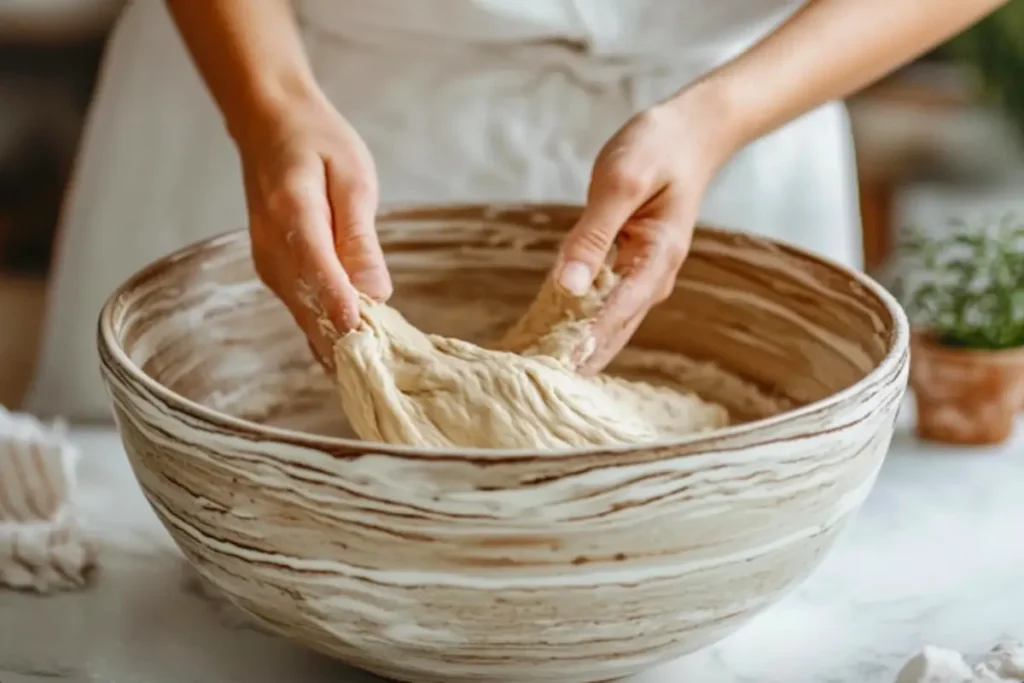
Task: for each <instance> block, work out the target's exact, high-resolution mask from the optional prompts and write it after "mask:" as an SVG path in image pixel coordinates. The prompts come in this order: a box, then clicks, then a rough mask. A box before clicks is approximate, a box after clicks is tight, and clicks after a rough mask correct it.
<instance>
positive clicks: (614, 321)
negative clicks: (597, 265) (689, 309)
mask: <svg viewBox="0 0 1024 683" xmlns="http://www.w3.org/2000/svg"><path fill="white" fill-rule="evenodd" d="M657 234H659V235H664V234H665V233H664V232H659V233H657ZM669 242H670V237H669V236H665V237H661V238H659V239H654V240H652V241H645V242H644V243H643V244H641V245H637V246H636V247H634V248H629V247H628V246H626V247H625V248H623V250H622V253H621V254H620V255H619V259H618V260H620V261H624V262H623V263H621V264H619V266H620V268H621V270H620V272H621V273H622V274H623V277H622V279H621V280H620V281H619V283H618V284H617V285H616V286H615V288H614V289H613V290H612V291H611V293H610V294H609V295H608V299H607V300H606V302H605V305H604V307H603V308H602V310H601V313H600V314H599V315H598V318H597V320H596V321H595V323H594V328H593V334H594V339H595V341H596V348H595V350H594V353H593V354H591V356H590V357H589V358H588V359H587V360H586V361H585V362H584V364H583V365H582V367H581V368H580V370H581V372H583V373H584V374H592V373H596V372H600V371H601V370H603V369H604V367H605V366H606V365H607V364H608V363H609V362H611V360H612V359H613V358H614V357H615V356H616V355H617V354H618V353H619V351H621V350H622V349H623V347H625V346H626V344H627V343H628V342H629V340H630V339H631V338H632V336H633V333H634V332H636V328H637V327H638V326H639V325H640V323H641V322H642V321H643V319H644V317H645V316H646V315H647V312H648V311H649V310H650V308H651V306H653V305H654V304H655V303H657V302H658V301H659V300H661V299H662V298H663V297H662V295H663V294H664V292H666V291H667V290H668V287H667V283H670V282H672V281H673V280H674V278H675V273H676V271H677V270H678V265H679V263H680V262H681V260H680V259H679V257H678V251H679V248H678V247H677V246H676V245H673V244H670V243H669Z"/></svg>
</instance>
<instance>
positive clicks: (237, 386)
mask: <svg viewBox="0 0 1024 683" xmlns="http://www.w3.org/2000/svg"><path fill="white" fill-rule="evenodd" d="M577 215H578V209H576V208H573V207H552V206H541V207H525V208H500V209H498V208H488V207H463V208H438V209H418V210H409V211H395V212H391V213H389V214H386V215H384V216H382V217H381V219H380V222H379V225H378V230H379V233H380V236H381V240H382V243H383V245H384V249H385V252H386V254H387V259H388V263H389V265H390V268H391V271H392V276H393V279H394V283H395V295H394V297H393V299H392V305H394V306H395V307H396V308H398V309H399V310H401V311H402V312H403V313H404V314H405V315H406V316H407V317H408V318H409V319H410V320H411V321H412V322H413V323H414V324H415V325H417V326H419V327H421V328H422V329H424V330H427V331H430V332H436V333H440V334H445V335H451V336H456V337H460V338H463V339H468V340H471V341H475V342H479V343H486V342H488V341H491V340H494V339H497V338H498V337H499V336H500V335H501V333H502V332H503V331H504V330H505V329H506V328H507V327H508V326H509V325H510V324H511V323H512V322H513V321H514V320H515V318H516V317H517V316H518V315H519V313H521V312H522V311H523V310H524V309H525V307H526V306H527V304H528V303H529V302H530V300H531V299H532V297H533V296H534V295H535V294H536V292H537V290H538V288H539V286H540V284H541V281H542V279H543V278H544V275H545V273H546V271H547V269H548V268H549V267H550V265H551V263H552V261H553V258H554V254H555V250H556V249H557V247H558V244H559V240H560V238H561V237H562V235H564V234H565V232H566V231H567V230H568V228H569V227H570V226H571V225H572V223H573V221H574V219H575V217H576V216H577ZM107 319H108V321H109V325H110V329H111V330H112V332H113V337H114V339H115V344H118V345H120V347H121V348H122V349H123V350H124V352H125V353H126V354H127V356H128V358H129V359H130V361H131V362H132V363H133V364H135V365H136V366H137V367H139V368H141V369H142V370H143V372H145V373H146V374H147V375H149V377H151V378H152V379H153V380H155V381H156V382H158V383H159V384H161V385H163V386H164V387H166V388H168V389H170V390H172V391H173V392H175V393H177V394H179V395H181V396H183V397H185V398H187V399H190V400H191V401H194V402H196V403H199V404H202V405H204V406H207V407H209V408H212V409H214V410H217V411H220V412H222V413H226V414H229V415H232V416H235V417H239V418H243V419H246V420H249V421H252V422H257V423H263V424H268V425H273V426H276V427H285V428H291V429H298V430H302V431H309V432H315V433H320V434H326V435H333V436H352V435H351V433H350V432H349V430H348V427H347V425H346V423H345V421H344V417H343V415H342V411H341V408H340V404H339V402H338V401H337V399H336V398H335V394H334V391H333V388H332V386H331V382H330V380H329V379H328V378H327V377H326V376H325V374H324V373H323V372H322V371H321V370H320V368H319V366H317V365H316V364H315V363H314V361H313V359H312V357H311V355H310V353H309V350H308V348H307V346H306V343H305V340H304V338H303V337H302V335H301V334H300V333H299V331H298V329H297V328H296V327H295V325H294V324H293V323H292V321H291V318H290V317H289V314H288V312H287V311H286V309H285V308H284V307H283V306H282V305H281V304H279V303H278V302H277V300H276V299H275V298H274V297H273V296H272V295H271V294H270V293H269V292H268V291H267V290H266V289H265V288H264V287H263V286H262V285H261V284H260V283H259V281H258V280H257V279H256V275H255V272H254V270H253V267H252V264H251V259H250V252H249V243H248V239H247V236H246V235H245V234H244V233H243V232H238V233H231V234H229V235H225V236H221V237H218V238H214V239H213V240H209V241H207V242H203V243H200V244H198V245H195V246H193V247H189V248H186V249H185V250H182V251H181V252H178V253H176V254H174V255H172V256H169V257H167V258H166V259H163V260H162V261H160V262H158V263H156V264H154V265H153V266H151V267H149V268H147V269H146V270H144V271H142V272H141V273H139V274H138V275H137V276H136V277H134V278H133V279H132V280H130V281H129V282H128V283H127V284H126V285H125V286H124V287H123V288H122V289H121V290H120V291H119V292H118V294H116V295H115V297H114V299H113V300H112V302H111V304H110V306H109V309H108V318H107ZM894 328H895V324H894V319H893V313H892V311H891V309H890V308H889V306H888V305H887V304H886V302H885V300H883V298H882V297H881V296H879V294H878V292H877V290H876V288H874V287H873V286H870V285H868V284H867V283H866V281H865V280H864V279H863V277H862V276H859V275H857V274H854V273H851V272H849V271H846V270H844V269H842V268H840V267H838V266H834V265H832V264H829V263H825V262H823V261H821V260H819V259H817V258H815V257H813V256H810V255H807V254H804V253H803V252H801V251H799V250H796V249H793V248H790V247H785V246H780V245H778V244H776V243H773V242H771V241H769V240H765V239H761V238H756V237H752V236H749V235H744V234H737V233H729V232H723V231H718V230H712V229H707V228H699V229H698V231H697V235H696V237H695V239H694V242H693V248H692V251H691V254H690V256H689V258H688V259H687V261H686V264H685V266H684V267H683V270H682V272H681V274H680V278H679V280H678V283H677V285H676V288H675V291H674V293H673V294H672V296H671V297H670V298H669V300H668V301H666V302H665V303H664V304H662V305H660V306H659V307H657V308H656V309H655V310H653V311H652V313H651V314H650V315H649V316H648V317H647V319H646V320H645V322H644V324H643V325H642V326H641V327H640V329H639V331H638V332H637V334H636V336H635V338H634V340H633V342H632V345H631V350H630V351H629V352H628V353H626V354H624V355H623V357H622V359H621V360H620V361H619V362H617V364H616V366H615V367H614V368H613V369H614V370H615V371H617V372H620V373H622V374H627V375H634V376H638V377H644V378H647V379H650V380H652V381H666V382H667V381H676V382H678V383H680V384H683V385H684V386H687V387H688V388H691V389H693V390H695V391H697V392H698V393H700V394H701V395H703V396H704V397H705V398H708V399H711V400H716V401H719V402H721V403H723V404H724V405H726V407H728V408H729V409H730V411H731V412H732V414H733V417H734V420H735V421H741V422H742V421H749V420H755V419H758V418H762V417H766V416H768V415H771V414H773V413H775V412H778V411H780V410H785V409H787V408H789V407H795V406H800V405H804V404H807V403H809V402H813V401H816V400H820V399H823V398H826V397H828V396H830V395H832V394H835V393H836V392H838V391H841V390H843V389H846V388H848V387H850V386H851V385H853V384H855V383H856V382H858V381H859V380H861V379H862V378H864V377H865V376H866V375H867V374H868V373H870V372H871V371H872V370H873V369H874V368H876V367H877V366H878V365H879V363H880V362H881V361H882V359H883V358H884V357H885V356H886V354H887V352H888V351H889V350H890V347H891V346H892V344H893V343H894V334H895V333H894ZM638 350H644V352H642V353H641V352H639V351H638ZM659 352H660V353H659ZM669 365H671V366H673V368H674V370H673V373H672V375H671V379H670V377H669V375H668V374H666V373H665V372H664V368H665V367H666V366H669ZM680 368H682V371H680Z"/></svg>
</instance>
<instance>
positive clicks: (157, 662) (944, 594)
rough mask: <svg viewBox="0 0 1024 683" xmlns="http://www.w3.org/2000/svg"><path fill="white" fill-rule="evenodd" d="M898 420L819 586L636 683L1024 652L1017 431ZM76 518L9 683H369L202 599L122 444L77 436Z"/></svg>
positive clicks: (750, 678)
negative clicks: (963, 437)
mask: <svg viewBox="0 0 1024 683" xmlns="http://www.w3.org/2000/svg"><path fill="white" fill-rule="evenodd" d="M908 412H909V411H907V410H905V411H904V415H903V416H901V421H900V425H899V427H898V431H897V433H896V435H895V437H894V440H893V446H892V450H891V451H890V453H889V456H888V459H887V461H886V464H885V467H884V469H883V471H882V473H881V475H880V477H879V480H878V484H877V486H876V487H875V490H874V492H873V493H872V494H871V497H870V498H869V499H868V501H867V503H866V504H865V506H864V508H863V509H862V511H861V513H860V515H859V516H858V518H857V520H856V522H855V523H854V524H853V526H852V527H851V528H850V529H848V530H847V532H846V533H845V535H844V536H843V537H842V539H841V540H840V542H839V544H838V546H837V547H836V548H835V550H834V551H833V552H832V553H831V554H830V555H829V556H828V558H827V559H826V560H825V562H824V564H823V565H822V566H821V568H820V569H819V570H818V571H817V572H816V573H815V574H814V575H813V576H812V577H811V578H810V579H808V581H807V582H806V583H804V584H803V585H802V586H801V587H800V588H799V589H798V590H797V591H795V592H794V593H793V594H791V595H790V596H789V597H788V598H787V599H785V600H784V601H782V602H781V603H779V604H778V605H776V606H775V607H774V608H772V609H771V610H769V611H768V612H766V613H764V614H763V615H762V616H760V617H759V618H757V619H755V620H754V621H753V622H751V623H750V624H749V625H748V626H747V627H745V628H743V629H742V630H740V631H739V632H738V633H736V634H735V635H733V636H732V637H730V638H729V639H727V640H726V641H724V642H722V643H721V644H719V645H718V646H717V647H714V648H711V649H709V650H707V651H704V652H701V653H698V654H696V655H693V656H691V657H688V658H685V659H683V660H680V661H677V662H674V663H671V664H668V665H666V666H663V667H661V668H660V669H658V670H655V671H651V672H649V673H648V674H645V675H643V676H640V677H638V678H636V679H634V680H633V681H630V682H629V683H680V682H681V681H692V682H693V683H874V682H875V681H879V682H883V681H884V682H886V683H889V682H891V681H892V680H893V678H894V677H895V674H896V671H897V670H898V669H899V667H900V666H901V665H902V663H903V662H904V661H905V660H906V659H907V658H908V657H910V656H911V655H913V654H915V653H916V652H917V651H919V650H920V649H921V647H922V646H923V645H925V644H929V643H933V644H937V645H942V646H947V647H951V648H954V649H958V650H961V651H964V652H983V651H987V650H988V649H989V648H990V647H991V646H992V645H994V644H995V643H997V642H999V641H1001V640H1004V639H1007V638H1014V637H1015V638H1022V637H1024V429H1021V430H1019V431H1018V437H1017V438H1016V439H1015V440H1014V441H1013V442H1012V443H1010V444H1007V445H1005V446H1002V447H999V448H992V449H970V450H968V449H957V448H949V447H940V446H934V445H924V444H922V443H920V442H918V441H917V440H916V439H915V438H914V436H913V434H912V432H911V431H910V429H909V416H908V415H907V414H906V413H908ZM73 435H74V438H75V440H76V442H77V443H78V445H79V447H80V448H81V449H82V452H83V458H82V464H81V467H80V472H81V476H82V480H83V482H82V491H81V505H82V507H83V510H84V513H85V515H86V516H87V519H86V524H87V527H88V528H89V529H91V530H92V532H93V534H94V536H95V537H96V538H97V539H98V540H99V542H100V543H101V544H102V555H101V563H102V564H101V570H100V572H99V573H98V574H97V576H96V577H95V578H94V581H93V584H92V585H91V586H90V587H89V588H87V589H85V590H83V591H80V592H73V593H62V594H57V595H52V596H46V597H40V596H35V595H28V594H20V593H14V592H10V591H7V592H0V683H38V682H42V681H47V682H53V681H61V682H69V683H70V682H73V683H80V682H82V683H84V682H103V683H228V682H231V681H239V682H244V683H288V682H292V681H294V682H296V683H298V682H300V681H301V682H302V683H320V682H323V683H328V682H330V683H371V682H373V681H379V680H380V679H377V678H374V677H373V676H370V675H368V674H362V673H359V672H356V671H354V670H352V669H349V668H347V667H345V666H343V665H341V664H339V663H337V662H333V661H330V660H328V659H326V658H324V657H321V656H319V655H316V654H313V653H311V652H307V651H305V650H303V649H302V648H300V647H297V646H294V645H291V644H290V643H288V642H286V641H284V640H282V639H279V638H276V637H273V636H270V635H266V634H264V633H262V632H261V631H259V630H258V629H256V628H254V627H253V626H252V625H251V624H249V623H248V622H247V620H245V619H244V618H240V617H238V616H237V615H235V614H233V613H232V612H231V611H230V608H227V609H226V608H225V607H224V606H223V605H218V604H216V603H214V602H211V601H210V600H209V599H208V598H207V597H205V596H204V594H203V592H202V591H201V590H198V589H197V588H196V585H195V581H194V579H192V578H191V574H190V572H188V571H187V570H186V567H185V564H184V560H183V559H182V558H181V556H180V554H179V553H178V552H177V550H176V549H175V548H174V546H173V545H172V544H171V542H170V539H169V537H168V536H167V534H166V532H164V530H163V528H162V527H161V526H160V525H159V524H158V523H157V521H156V518H155V517H154V516H153V514H152V512H151V511H150V510H149V508H148V506H147V505H146V503H145V501H144V499H143V497H142V495H141V493H140V492H139V490H138V488H137V486H136V485H135V481H134V479H133V477H132V474H131V471H130V470H129V468H128V465H127V462H126V459H125V456H124V453H123V451H122V450H121V446H120V443H119V442H118V440H117V437H116V435H115V434H114V432H113V431H112V430H110V429H103V428H79V429H75V430H73Z"/></svg>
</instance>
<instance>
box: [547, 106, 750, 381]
mask: <svg viewBox="0 0 1024 683" xmlns="http://www.w3.org/2000/svg"><path fill="white" fill-rule="evenodd" d="M699 99H700V98H699V97H696V96H693V97H690V96H689V95H688V94H686V93H685V92H684V94H682V95H680V96H677V97H676V98H675V99H674V100H670V101H668V102H666V103H664V104H659V105H657V106H655V107H653V108H651V109H648V110H646V111H644V112H642V113H640V114H637V115H636V116H634V117H633V118H632V119H630V120H629V121H628V122H627V123H626V125H625V126H623V127H622V128H621V129H620V130H619V131H618V132H617V133H616V134H615V135H614V136H612V138H611V140H609V141H608V143H607V144H605V146H604V148H603V149H602V150H601V152H600V153H599V154H598V156H597V160H596V161H595V163H594V170H593V173H592V175H591V180H590V189H589V192H588V196H587V206H586V208H585V209H584V211H583V214H582V216H580V219H579V221H578V222H577V224H576V225H575V227H574V228H573V229H572V231H571V232H570V233H569V235H568V236H567V237H566V239H565V242H564V244H563V245H562V249H561V253H560V255H559V259H558V263H557V265H556V278H557V281H558V282H559V284H561V286H562V287H563V288H565V289H566V290H568V291H570V292H572V293H574V294H577V295H579V294H583V293H584V292H586V291H587V290H588V289H589V288H590V286H591V284H592V283H593V281H594V278H595V276H596V274H597V272H598V270H599V269H600V267H601V265H602V264H603V263H604V262H605V258H606V257H607V255H608V252H609V251H610V250H611V248H612V246H613V245H614V246H616V247H617V249H616V257H615V263H614V267H613V269H614V271H615V272H616V273H618V274H619V275H620V277H621V279H620V281H619V283H618V284H617V285H616V287H615V289H614V290H613V291H612V292H611V294H610V295H609V297H608V300H607V302H606V305H605V308H604V310H603V311H602V312H601V314H600V316H599V318H598V320H597V322H596V323H595V329H594V338H595V339H596V341H597V347H596V350H595V351H594V353H593V354H592V355H591V356H590V357H589V358H588V359H586V360H585V362H584V364H583V366H582V367H581V368H580V370H581V371H582V372H584V373H587V374H591V373H595V372H599V371H600V370H602V369H603V368H604V366H605V365H607V364H608V363H609V362H610V361H611V360H612V358H613V357H614V356H615V355H616V354H617V353H618V352H619V351H620V350H621V349H622V348H623V347H624V346H625V345H626V343H627V342H628V341H629V338H630V337H631V336H632V335H633V332H635V331H636V328H637V327H638V326H639V325H640V322H641V321H642V320H643V318H644V316H645V315H646V314H647V311H648V310H650V308H651V307H652V306H654V305H655V304H658V303H660V302H662V301H664V300H665V299H666V298H668V296H669V294H671V293H672V289H673V287H674V285H675V279H676V273H677V272H678V271H679V267H680V266H681V265H682V263H683V260H684V259H685V258H686V255H687V252H688V251H689V248H690V239H691V237H692V236H693V228H694V223H695V221H696V219H697V214H698V211H699V209H700V203H701V199H702V197H703V195H704V191H705V189H706V188H707V186H708V184H709V183H710V181H711V179H712V177H713V176H714V174H715V173H716V172H717V170H718V168H719V166H720V165H721V164H722V163H723V162H724V160H725V159H726V158H727V157H728V154H729V149H730V146H729V145H728V144H726V143H725V140H726V139H727V137H728V136H726V135H725V134H724V129H725V126H724V122H723V121H722V120H721V119H717V120H716V117H715V116H714V115H713V113H714V112H713V109H714V108H713V107H710V106H708V105H707V104H706V103H705V102H700V101H699Z"/></svg>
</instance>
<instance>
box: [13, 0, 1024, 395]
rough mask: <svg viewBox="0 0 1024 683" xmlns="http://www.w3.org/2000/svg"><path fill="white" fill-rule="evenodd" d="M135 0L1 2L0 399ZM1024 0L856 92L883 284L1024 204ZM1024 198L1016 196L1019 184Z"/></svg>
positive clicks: (28, 345) (21, 384) (868, 218)
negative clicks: (958, 232) (103, 78)
mask: <svg viewBox="0 0 1024 683" xmlns="http://www.w3.org/2000/svg"><path fill="white" fill-rule="evenodd" d="M123 3H124V0H0V404H3V405H8V406H12V405H16V404H17V402H18V400H19V397H20V396H21V394H22V393H23V392H24V390H25V388H26V385H27V383H28V381H29V378H30V375H31V370H32V365H33V361H34V357H35V349H36V346H37V339H38V334H39V325H40V321H41V318H42V309H43V301H44V292H45V287H46V279H47V273H48V270H49V261H50V253H51V248H52V245H53V243H54V238H55V229H56V224H57V217H58V213H59V211H60V205H61V197H62V194H63V192H64V187H65V184H66V182H67V178H68V175H69V171H70V169H71V165H72V162H73V159H74V155H75V149H76V146H77V142H78V135H79V132H80V130H81V128H82V125H83V123H84V119H85V115H86V111H87V108H88V104H89V100H90V96H91V92H92V89H93V85H94V82H95V79H96V75H97V70H98V68H99V65H100V59H101V55H102V49H103V45H104V41H105V39H106V36H107V34H108V32H109V30H110V28H111V27H112V25H113V22H114V20H115V18H116V16H117V14H118V12H119V10H120V8H121V6H122V4H123ZM1022 74H1024V5H1022V3H1021V2H1020V1H1019V0H1018V1H1017V2H1013V3H1011V4H1010V5H1007V6H1006V8H1004V9H1003V10H1002V11H1001V12H999V13H998V14H996V15H994V16H992V17H990V18H989V19H987V20H986V21H985V22H983V23H982V24H979V25H978V26H977V27H975V28H973V29H972V30H971V31H969V32H968V33H966V34H964V35H962V36H960V37H958V38H957V39H956V40H954V41H952V42H951V43H950V44H948V45H945V46H942V47H941V48H940V49H939V50H936V51H935V52H934V53H933V54H930V55H928V56H927V57H925V58H923V59H921V60H920V61H918V62H916V63H914V64H912V65H910V66H908V67H907V68H905V69H903V70H902V71H900V72H899V73H897V74H895V75H893V76H892V77H890V78H888V79H886V80H885V81H883V82H881V83H878V84H875V85H873V86H871V87H870V88H868V89H866V90H865V91H863V92H861V93H859V94H857V95H856V96H855V97H853V98H851V100H850V102H849V106H850V113H851V117H852V120H853V126H854V134H855V141H856V146H857V155H858V165H859V176H860V192H861V204H862V213H863V220H864V254H865V262H866V265H867V268H868V270H869V272H872V273H873V274H875V275H877V276H879V277H880V278H881V279H883V281H885V280H886V279H887V278H888V277H890V276H891V270H892V269H893V268H894V267H896V266H895V265H894V264H893V261H892V258H891V256H892V253H893V246H894V243H895V240H896V236H897V234H898V232H899V230H900V227H901V226H902V225H907V224H911V223H913V224H916V225H919V226H921V227H923V228H924V229H928V226H930V225H934V226H936V229H940V228H939V226H941V225H942V224H943V222H944V216H947V215H950V214H960V213H963V212H964V211H965V210H966V211H970V210H973V209H975V208H978V207H981V208H986V207H991V206H992V205H993V203H994V202H998V203H1000V205H1010V206H1011V207H1014V206H1015V205H1016V203H1021V204H1024V193H1020V192H1019V191H1017V188H1020V187H1022V184H1021V182H1020V181H1021V180H1022V179H1024V146H1022V145H1021V131H1022V130H1024V84H1022V83H1020V80H1021V79H1022V78H1024V76H1022ZM1018 194H1019V195H1020V198H1018V196H1017V195H1018Z"/></svg>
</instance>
